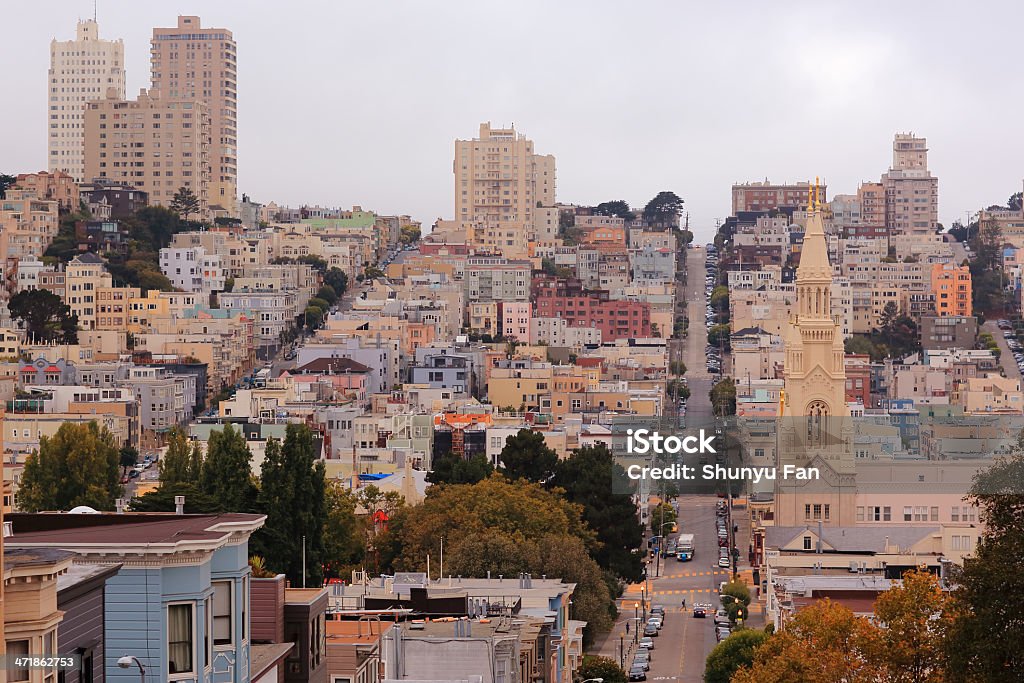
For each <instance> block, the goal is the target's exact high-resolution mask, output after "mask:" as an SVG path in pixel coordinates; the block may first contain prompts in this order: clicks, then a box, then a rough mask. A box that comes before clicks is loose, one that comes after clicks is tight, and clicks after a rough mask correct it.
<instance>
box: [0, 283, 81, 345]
mask: <svg viewBox="0 0 1024 683" xmlns="http://www.w3.org/2000/svg"><path fill="white" fill-rule="evenodd" d="M7 308H8V310H9V311H10V313H11V317H12V318H15V319H16V320H21V321H22V322H23V323H24V324H25V331H26V333H27V334H28V337H29V339H30V340H32V341H36V342H60V343H63V344H75V343H77V342H78V316H77V315H72V313H71V309H70V308H69V307H68V306H67V304H65V303H64V301H63V300H62V299H61V298H60V297H59V296H57V295H56V294H54V293H53V292H51V291H48V290H45V289H23V290H21V291H20V292H18V293H17V294H15V295H14V296H12V297H11V299H10V301H8V303H7Z"/></svg>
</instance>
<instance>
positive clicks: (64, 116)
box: [47, 19, 124, 183]
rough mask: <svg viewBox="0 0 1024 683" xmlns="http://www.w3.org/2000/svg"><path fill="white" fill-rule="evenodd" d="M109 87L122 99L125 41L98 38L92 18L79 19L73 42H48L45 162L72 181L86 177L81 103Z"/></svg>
mask: <svg viewBox="0 0 1024 683" xmlns="http://www.w3.org/2000/svg"><path fill="white" fill-rule="evenodd" d="M111 88H112V89H113V90H114V93H115V97H116V98H117V99H122V100H123V99H124V42H123V41H121V40H100V29H99V24H97V23H96V21H95V20H94V19H86V20H84V21H79V22H78V27H77V29H76V35H75V39H74V40H64V41H58V40H56V39H55V40H53V41H51V42H50V72H49V88H48V90H49V96H48V98H47V100H48V105H49V106H48V111H47V114H48V115H49V116H48V120H47V124H48V128H47V132H48V135H47V165H48V167H49V169H50V170H51V171H66V172H67V173H69V174H71V176H72V177H74V179H75V182H78V183H81V182H83V181H86V180H91V179H90V178H86V177H85V156H84V150H85V122H84V115H85V103H86V102H88V101H90V100H99V99H103V97H104V96H105V95H106V94H107V91H108V90H109V89H111Z"/></svg>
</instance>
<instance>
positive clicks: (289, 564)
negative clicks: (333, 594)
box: [254, 424, 327, 587]
mask: <svg viewBox="0 0 1024 683" xmlns="http://www.w3.org/2000/svg"><path fill="white" fill-rule="evenodd" d="M260 481H261V487H260V497H259V504H260V509H261V510H263V511H264V513H265V514H266V515H267V521H266V523H265V524H264V527H263V528H262V529H260V530H259V532H257V534H256V536H254V539H255V541H254V545H255V546H256V548H257V550H259V551H261V552H259V553H258V554H260V555H262V556H263V557H264V558H266V562H267V566H268V567H269V568H270V569H272V570H274V571H279V572H282V573H284V574H287V576H288V579H289V580H290V581H291V584H292V585H293V586H296V587H297V586H302V585H307V586H317V585H320V583H321V580H322V578H323V561H324V559H325V555H324V536H323V531H324V530H323V521H324V518H325V517H326V511H327V508H326V477H325V471H324V463H323V461H322V460H320V459H319V458H318V454H317V453H316V452H315V448H314V443H313V433H312V432H311V431H310V429H309V427H307V426H306V425H300V424H290V425H288V427H287V428H286V430H285V439H284V445H281V443H280V442H279V441H278V440H276V439H269V440H268V441H267V447H266V453H265V455H264V459H263V468H262V470H261V475H260ZM303 539H305V557H306V567H305V582H304V581H303V566H302V557H303Z"/></svg>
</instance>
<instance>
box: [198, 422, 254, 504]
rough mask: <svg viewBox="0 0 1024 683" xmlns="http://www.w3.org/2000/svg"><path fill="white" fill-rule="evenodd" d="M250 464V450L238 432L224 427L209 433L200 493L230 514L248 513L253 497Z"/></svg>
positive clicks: (232, 428) (230, 427) (228, 425)
mask: <svg viewBox="0 0 1024 683" xmlns="http://www.w3.org/2000/svg"><path fill="white" fill-rule="evenodd" d="M251 461H252V451H250V450H249V444H247V443H246V442H245V437H244V436H242V432H241V431H239V430H237V429H235V428H234V427H232V426H231V425H230V424H227V425H224V429H223V430H221V431H217V430H214V431H212V432H210V437H209V439H208V441H207V442H206V458H204V459H203V464H202V468H201V470H200V472H201V474H200V478H199V481H200V483H201V487H202V489H203V492H204V493H206V494H207V495H210V496H213V497H214V498H216V499H217V500H219V501H220V503H221V505H222V506H223V507H224V509H225V510H228V511H229V512H247V511H249V510H250V509H252V506H253V502H254V500H255V498H256V488H255V485H254V484H253V482H252V477H251V471H252V470H251V465H250V462H251Z"/></svg>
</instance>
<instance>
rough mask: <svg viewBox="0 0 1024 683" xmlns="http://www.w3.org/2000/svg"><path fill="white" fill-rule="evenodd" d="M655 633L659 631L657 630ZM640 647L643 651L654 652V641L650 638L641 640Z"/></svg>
mask: <svg viewBox="0 0 1024 683" xmlns="http://www.w3.org/2000/svg"><path fill="white" fill-rule="evenodd" d="M655 631H657V629H655ZM640 647H641V649H644V650H653V649H654V640H653V639H652V638H651V637H650V636H647V637H644V638H641V639H640Z"/></svg>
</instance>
